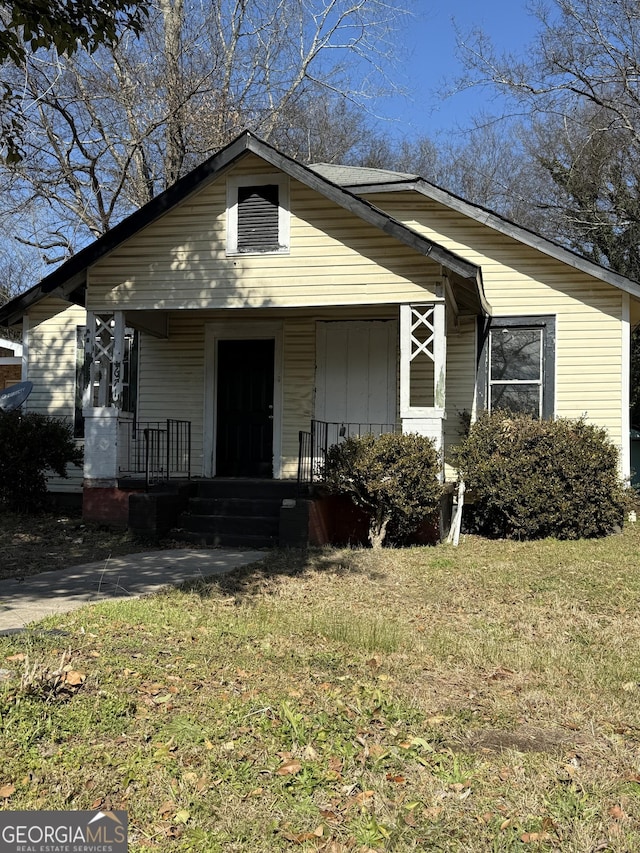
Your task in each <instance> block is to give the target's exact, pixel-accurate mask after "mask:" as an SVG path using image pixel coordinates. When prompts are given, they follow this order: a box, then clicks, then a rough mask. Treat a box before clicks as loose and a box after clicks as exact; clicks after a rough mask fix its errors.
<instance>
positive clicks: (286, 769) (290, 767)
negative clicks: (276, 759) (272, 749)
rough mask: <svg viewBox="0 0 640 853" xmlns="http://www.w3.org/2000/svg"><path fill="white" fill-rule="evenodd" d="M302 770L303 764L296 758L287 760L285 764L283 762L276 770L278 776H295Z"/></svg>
mask: <svg viewBox="0 0 640 853" xmlns="http://www.w3.org/2000/svg"><path fill="white" fill-rule="evenodd" d="M301 770H302V764H300V762H299V761H296V760H295V759H292V760H291V761H285V763H284V764H281V765H280V767H278V769H277V770H276V773H277V775H278V776H295V774H296V773H299V772H300V771H301Z"/></svg>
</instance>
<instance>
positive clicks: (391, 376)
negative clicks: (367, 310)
mask: <svg viewBox="0 0 640 853" xmlns="http://www.w3.org/2000/svg"><path fill="white" fill-rule="evenodd" d="M396 363H397V324H396V322H395V321H392V320H389V321H382V320H375V321H365V320H356V321H346V322H338V323H331V322H318V324H317V349H316V401H315V417H316V419H317V420H321V421H329V422H332V423H354V424H393V423H395V420H396V375H397V374H396Z"/></svg>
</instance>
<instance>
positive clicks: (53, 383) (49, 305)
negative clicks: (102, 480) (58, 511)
mask: <svg viewBox="0 0 640 853" xmlns="http://www.w3.org/2000/svg"><path fill="white" fill-rule="evenodd" d="M85 317H86V314H85V311H84V309H83V308H79V307H77V306H71V307H69V304H68V303H67V302H63V301H62V300H59V299H53V298H51V297H48V298H46V299H43V300H42V301H41V302H39V303H38V304H37V305H34V306H33V307H32V308H31V309H30V310H29V333H28V340H27V348H28V359H29V371H28V376H27V379H29V381H30V382H33V391H32V392H31V394H30V396H29V399H28V400H27V403H26V406H25V408H26V409H27V410H28V411H30V412H41V413H42V414H45V415H52V416H55V417H58V418H64V419H65V420H66V421H67V422H68V423H69V424H73V416H74V405H75V393H76V386H75V379H76V351H77V327H78V326H84V324H85ZM79 443H80V444H81V443H82V442H79ZM67 472H68V474H69V477H68V479H66V480H65V479H62V478H59V477H50V478H49V481H48V482H49V488H51V489H53V490H55V491H79V490H80V489H81V487H82V469H81V468H76V467H69V468H68V469H67Z"/></svg>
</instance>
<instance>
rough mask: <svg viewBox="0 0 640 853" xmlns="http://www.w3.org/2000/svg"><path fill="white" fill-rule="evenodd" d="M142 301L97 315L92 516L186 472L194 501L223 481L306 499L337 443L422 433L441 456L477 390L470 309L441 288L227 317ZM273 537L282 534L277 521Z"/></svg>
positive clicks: (92, 345) (87, 492)
mask: <svg viewBox="0 0 640 853" xmlns="http://www.w3.org/2000/svg"><path fill="white" fill-rule="evenodd" d="M443 294H444V292H443ZM147 313H148V312H134V311H128V312H126V313H124V312H115V313H114V314H106V313H100V314H99V315H98V314H92V313H91V312H89V315H88V326H87V333H86V336H85V352H86V364H87V370H86V375H87V377H88V382H87V384H86V387H85V393H84V406H83V415H84V419H85V466H84V496H85V499H84V505H85V514H86V516H87V517H88V518H89V517H92V513H95V512H96V511H99V512H100V513H101V517H100V518H99V519H97V520H102V521H107V520H109V519H108V518H106V517H105V513H106V512H107V506H108V505H111V506H112V507H113V508H114V509H113V512H112V520H113V521H115V522H116V523H117V522H118V521H119V522H120V523H125V524H126V523H127V521H128V518H129V514H128V503H129V492H130V491H132V490H133V491H137V492H139V493H145V492H147V493H151V492H154V493H158V492H159V490H160V488H162V490H163V491H164V492H167V491H168V489H169V486H170V485H171V484H173V487H174V488H173V490H174V491H175V490H176V489H178V485H179V484H180V488H181V489H182V490H183V491H184V488H185V484H186V483H189V482H190V483H191V487H190V489H189V490H188V491H189V493H190V498H189V499H191V497H193V496H194V493H195V491H196V490H198V489H199V488H200V484H201V483H205V482H209V481H217V480H229V481H230V480H247V481H252V482H260V481H272V482H273V481H275V482H279V481H282V482H284V483H286V484H288V486H290V487H292V488H291V489H288V490H287V489H285V491H288V493H287V496H286V499H287V500H296V501H299V500H302V499H306V497H307V495H308V491H309V488H310V487H311V486H313V485H314V484H315V483H317V482H318V479H319V477H320V476H321V468H322V460H323V457H324V454H325V453H326V450H327V448H328V447H329V446H330V445H331V444H333V443H336V442H338V441H340V440H342V439H343V438H345V437H346V436H348V435H351V434H363V433H365V432H367V433H368V432H372V433H374V434H382V433H384V432H394V431H404V432H418V433H420V434H423V435H425V434H426V435H428V436H429V437H431V438H432V439H433V440H434V442H435V444H436V446H437V447H438V449H439V450H440V451H441V454H442V457H444V453H445V447H446V443H447V440H448V436H449V438H450V437H451V434H452V428H453V434H454V437H455V432H456V430H457V424H458V420H459V418H458V417H457V412H458V411H460V410H462V409H465V408H466V409H470V408H471V405H472V402H473V393H474V368H475V365H474V350H475V315H474V316H470V317H468V318H465V319H461V318H460V317H459V316H458V315H457V314H456V312H455V311H453V310H451V309H449V307H448V301H447V299H446V298H445V296H444V295H443V298H442V300H441V301H439V302H436V301H430V302H428V303H422V304H419V305H418V304H411V305H409V304H407V305H395V306H383V307H380V306H352V307H344V308H340V309H338V308H332V309H330V310H329V309H326V310H323V311H319V310H316V311H313V312H310V311H308V310H305V311H301V310H295V311H293V310H292V311H281V310H280V311H275V310H274V311H271V310H269V309H259V310H254V311H252V312H251V315H250V316H247V314H246V312H244V311H243V312H242V314H240V313H239V312H237V311H232V312H226V314H225V315H224V316H225V319H224V321H223V320H222V319H221V318H220V314H217V315H212V314H211V313H210V312H202V311H182V312H172V313H169V314H167V315H166V316H164V317H162V316H156V317H155V318H154V323H155V325H153V326H152V323H151V321H150V318H149V317H148V316H147ZM447 326H449V328H447ZM451 330H454V334H453V337H452V346H450V347H448V345H447V341H448V333H450V331H451ZM119 336H120V338H121V343H120V345H118V339H119ZM127 339H128V340H129V343H127ZM132 341H133V343H132ZM134 356H135V359H136V360H135V362H134ZM449 365H452V366H453V368H454V375H455V376H456V383H455V386H454V387H453V393H452V394H450V395H449V394H448V393H447V389H446V387H445V386H446V375H447V370H448V367H449ZM461 365H462V371H463V376H462V379H461V371H460V367H461ZM127 409H131V411H127ZM447 409H449V412H450V413H451V411H453V412H455V417H454V418H451V417H450V416H449V418H447ZM443 476H444V464H443ZM289 491H290V492H291V494H289ZM125 492H126V494H125ZM201 497H202V498H203V500H204V499H205V497H204V495H203V496H201ZM228 497H229V499H231V498H232V496H228ZM135 500H139V499H138V498H136V499H135ZM280 504H282V500H281V501H280ZM96 508H98V510H96ZM235 508H237V507H235ZM198 514H199V513H197V512H193V513H192V515H198ZM213 514H214V515H220V513H218V512H216V513H213ZM232 514H233V513H232ZM271 515H273V513H271ZM93 517H94V519H95V515H93ZM215 523H217V520H216V522H215ZM237 523H238V524H239V525H241V522H237ZM246 526H247V524H246V522H245V527H246ZM192 532H193V533H196V532H197V531H192ZM214 532H215V531H214ZM224 532H225V531H223V533H224ZM227 532H230V531H227ZM225 535H226V534H225ZM268 535H269V536H270V537H271V541H275V539H276V536H275V533H274V530H273V526H272V527H271V530H270V533H269V534H268ZM278 538H279V537H278ZM221 541H222V540H221Z"/></svg>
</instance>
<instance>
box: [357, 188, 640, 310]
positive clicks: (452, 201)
mask: <svg viewBox="0 0 640 853" xmlns="http://www.w3.org/2000/svg"><path fill="white" fill-rule="evenodd" d="M354 189H357V192H360V193H363V194H366V195H369V194H370V193H371V194H373V193H384V192H387V193H388V192H403V191H406V190H413V191H415V192H419V193H421V194H422V195H425V196H427V197H428V198H430V199H433V201H437V202H440V203H441V204H444V205H445V206H446V207H450V208H452V209H453V210H456V211H457V212H458V213H462V214H464V215H465V216H469V217H470V218H471V219H475V220H476V222H480V223H481V224H482V225H488V226H489V227H490V228H494V229H495V230H496V231H500V232H501V233H502V234H505V235H506V236H507V237H512V238H513V239H514V240H518V241H519V242H520V243H524V244H525V245H527V246H530V247H531V248H532V249H538V250H539V251H541V252H543V253H544V254H546V255H549V256H550V257H552V258H556V260H558V261H562V262H563V263H565V264H568V265H569V266H572V267H574V268H575V269H577V270H580V272H584V273H587V275H591V276H594V277H595V278H599V279H600V280H601V281H604V282H605V283H606V284H611V285H613V286H614V287H617V288H619V289H620V290H622V291H624V293H629V294H630V295H631V296H635V297H636V298H637V299H640V282H636V281H634V280H633V279H631V278H627V277H626V276H623V275H620V273H617V272H614V271H613V270H610V269H607V267H603V266H601V265H600V264H596V263H594V262H593V261H589V260H587V258H583V257H582V255H579V254H577V253H576V252H572V251H571V250H570V249H565V248H564V247H563V246H560V245H559V244H558V243H554V242H553V241H552V240H548V239H547V238H546V237H541V236H540V235H539V234H536V233H535V232H534V231H530V230H529V229H528V228H524V227H523V226H521V225H516V224H515V222H511V221H510V220H508V219H504V218H503V217H501V216H499V215H498V214H497V213H492V212H491V211H490V210H487V209H486V208H484V207H481V206H479V205H475V204H472V203H471V202H469V201H465V200H464V199H462V198H460V197H459V196H456V195H453V194H452V193H449V192H447V191H446V190H443V189H441V188H440V187H436V186H435V185H434V184H430V183H429V182H428V181H423V180H418V181H407V182H406V183H404V184H402V183H398V184H367V185H366V186H363V185H360V186H358V187H357V188H354Z"/></svg>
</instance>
